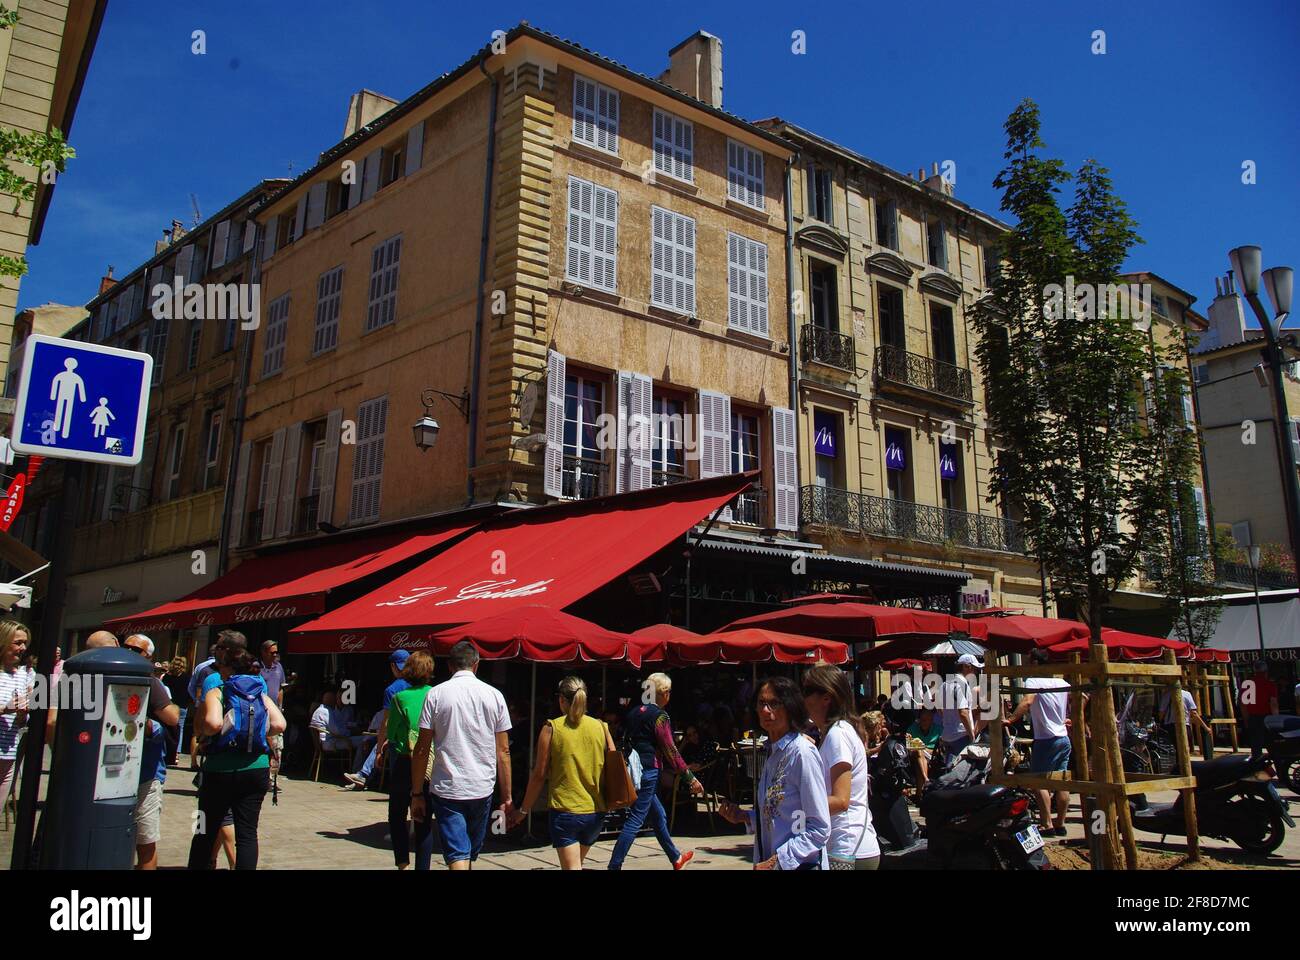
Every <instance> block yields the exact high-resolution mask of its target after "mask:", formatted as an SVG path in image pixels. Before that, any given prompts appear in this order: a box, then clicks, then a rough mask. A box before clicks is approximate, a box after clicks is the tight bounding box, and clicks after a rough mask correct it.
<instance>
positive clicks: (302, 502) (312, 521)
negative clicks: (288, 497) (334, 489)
mask: <svg viewBox="0 0 1300 960" xmlns="http://www.w3.org/2000/svg"><path fill="white" fill-rule="evenodd" d="M319 511H320V494H319V493H313V494H312V495H311V496H309V497H302V498H300V499H299V500H298V517H297V525H296V526H295V527H294V529H295V530H297V531H298V532H299V533H314V532H315V531H316V517H317V516H318V515H319Z"/></svg>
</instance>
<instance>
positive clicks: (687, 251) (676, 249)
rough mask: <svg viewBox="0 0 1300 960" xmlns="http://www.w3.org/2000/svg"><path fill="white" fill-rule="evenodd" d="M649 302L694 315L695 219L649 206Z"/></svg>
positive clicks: (666, 308)
mask: <svg viewBox="0 0 1300 960" xmlns="http://www.w3.org/2000/svg"><path fill="white" fill-rule="evenodd" d="M650 214H651V216H650V221H651V223H650V248H651V249H650V302H651V303H652V304H654V305H655V306H656V307H662V308H664V309H665V310H672V311H674V312H676V313H682V314H687V315H689V316H694V315H695V221H694V220H693V219H691V218H690V217H684V216H682V215H681V214H680V213H673V212H672V211H671V210H665V209H663V208H662V207H651V208H650Z"/></svg>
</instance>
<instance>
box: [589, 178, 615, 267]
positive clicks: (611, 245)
mask: <svg viewBox="0 0 1300 960" xmlns="http://www.w3.org/2000/svg"><path fill="white" fill-rule="evenodd" d="M591 271H592V277H591V282H592V283H593V284H594V285H595V286H597V287H600V288H601V289H603V290H610V291H612V290H615V289H616V288H617V287H618V194H617V193H615V192H614V191H613V190H607V189H605V188H604V187H596V188H595V190H594V191H593V194H592V238H591Z"/></svg>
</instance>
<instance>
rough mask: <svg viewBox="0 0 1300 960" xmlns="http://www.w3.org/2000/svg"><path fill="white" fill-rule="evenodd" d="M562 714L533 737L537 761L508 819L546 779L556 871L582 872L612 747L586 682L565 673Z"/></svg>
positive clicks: (600, 812) (601, 806)
mask: <svg viewBox="0 0 1300 960" xmlns="http://www.w3.org/2000/svg"><path fill="white" fill-rule="evenodd" d="M558 696H559V701H560V710H561V711H563V714H562V715H561V716H559V717H556V718H555V719H554V720H550V721H548V722H547V724H546V726H544V727H543V728H542V732H541V733H540V734H539V735H538V737H537V760H536V763H535V764H534V765H533V773H532V776H531V777H529V778H528V790H527V791H526V792H525V794H524V802H523V805H522V806H521V807H520V808H519V809H517V810H515V811H514V812H513V814H512V815H511V818H510V826H511V827H514V826H517V825H518V824H519V823H520V822H521V821H522V820H523V819H524V817H525V816H526V814H525V811H527V810H531V809H532V808H533V804H535V803H536V802H537V797H538V795H539V794H540V793H541V792H542V785H543V783H549V787H550V790H549V793H550V811H551V817H550V829H551V845H552V846H553V847H555V852H556V855H557V856H558V857H559V858H560V869H562V870H581V869H582V862H583V861H584V860H585V859H586V858H587V853H588V852H589V851H590V850H591V848H592V846H593V845H594V844H595V842H596V838H597V837H599V836H600V827H601V824H602V823H604V822H605V811H606V804H605V797H604V794H603V788H602V784H603V781H604V774H605V757H606V754H607V753H608V752H610V751H614V750H615V747H614V739H613V737H611V736H610V733H609V728H608V727H606V726H605V725H604V724H603V723H601V722H600V721H599V720H597V719H595V718H594V717H589V716H587V685H586V684H585V683H583V682H582V680H581V679H580V678H578V677H572V676H570V677H565V678H564V679H563V680H561V681H560V687H559V691H558Z"/></svg>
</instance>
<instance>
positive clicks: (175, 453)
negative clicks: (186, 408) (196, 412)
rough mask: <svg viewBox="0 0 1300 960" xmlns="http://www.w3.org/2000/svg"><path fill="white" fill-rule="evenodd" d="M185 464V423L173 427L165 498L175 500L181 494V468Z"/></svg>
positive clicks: (164, 492) (168, 449)
mask: <svg viewBox="0 0 1300 960" xmlns="http://www.w3.org/2000/svg"><path fill="white" fill-rule="evenodd" d="M184 464H185V424H183V423H178V424H176V426H174V427H172V440H171V444H170V445H169V446H168V448H167V482H166V483H165V484H164V489H163V494H164V496H163V499H164V500H175V499H176V498H177V497H179V496H180V495H181V468H182V467H183V466H184Z"/></svg>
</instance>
